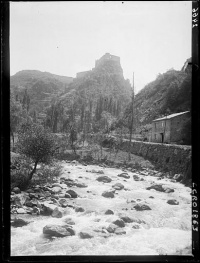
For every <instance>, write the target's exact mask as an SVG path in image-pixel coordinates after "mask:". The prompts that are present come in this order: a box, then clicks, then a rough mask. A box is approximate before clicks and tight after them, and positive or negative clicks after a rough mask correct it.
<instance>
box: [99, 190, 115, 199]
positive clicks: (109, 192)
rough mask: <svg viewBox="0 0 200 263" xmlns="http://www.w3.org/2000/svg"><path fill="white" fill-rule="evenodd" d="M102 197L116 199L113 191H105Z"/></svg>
mask: <svg viewBox="0 0 200 263" xmlns="http://www.w3.org/2000/svg"><path fill="white" fill-rule="evenodd" d="M102 196H103V197H106V198H114V197H115V195H114V193H113V192H111V191H105V192H103V193H102Z"/></svg>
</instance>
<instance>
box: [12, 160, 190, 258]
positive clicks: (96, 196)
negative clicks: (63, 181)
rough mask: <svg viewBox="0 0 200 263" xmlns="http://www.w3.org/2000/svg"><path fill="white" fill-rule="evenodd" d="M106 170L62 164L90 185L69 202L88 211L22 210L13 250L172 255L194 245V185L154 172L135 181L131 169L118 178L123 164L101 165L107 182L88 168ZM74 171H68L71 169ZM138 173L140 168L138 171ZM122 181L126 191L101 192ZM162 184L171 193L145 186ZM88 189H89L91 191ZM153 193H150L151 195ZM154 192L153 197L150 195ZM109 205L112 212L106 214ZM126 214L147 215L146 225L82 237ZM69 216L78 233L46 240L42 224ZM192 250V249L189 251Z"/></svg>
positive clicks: (65, 172)
mask: <svg viewBox="0 0 200 263" xmlns="http://www.w3.org/2000/svg"><path fill="white" fill-rule="evenodd" d="M92 169H95V170H102V167H100V166H97V165H90V166H83V165H81V164H78V165H73V164H71V163H66V164H63V174H62V177H63V176H66V177H67V178H71V179H73V180H75V179H78V181H79V182H82V183H85V184H87V185H88V187H87V188H78V187H71V189H73V190H74V191H76V192H77V193H78V195H79V197H78V198H75V199H73V200H69V202H71V204H74V205H76V206H81V207H82V208H84V210H85V211H84V212H75V211H74V209H73V208H71V207H67V208H65V210H66V211H65V215H64V216H63V217H62V218H53V217H51V216H41V215H38V216H33V215H18V216H19V217H20V218H23V219H25V220H27V221H30V224H28V225H26V226H23V227H18V228H14V227H11V255H12V256H31V255H35V256H37V255H174V254H177V255H178V254H179V253H180V251H182V252H181V253H182V254H187V253H189V252H188V250H187V249H186V250H185V248H186V247H189V248H190V247H191V243H192V237H191V195H190V193H191V189H190V188H189V187H185V186H184V185H182V184H181V183H174V182H171V181H170V180H169V179H162V180H158V178H157V177H155V176H143V175H140V176H141V177H142V178H144V181H135V180H134V179H133V177H132V172H129V171H128V174H129V175H130V179H124V178H121V177H117V175H118V174H120V173H121V172H122V170H121V169H115V168H103V171H104V175H106V176H108V177H110V178H111V179H112V182H110V183H103V182H98V181H97V180H96V178H97V177H99V176H100V174H97V173H92V172H87V171H86V170H90V171H91V170H92ZM68 171H70V173H68ZM138 173H139V172H138ZM117 182H120V183H122V184H123V185H124V186H125V190H124V189H123V190H120V191H116V194H115V197H114V198H105V197H103V196H102V193H103V192H104V191H106V190H109V189H111V188H112V185H113V184H115V183H117ZM152 182H154V183H156V184H161V183H162V184H164V185H167V186H169V187H170V188H173V189H174V190H175V191H174V192H172V193H165V192H158V191H156V190H146V187H148V186H150V185H151V183H152ZM88 191H89V192H88ZM150 196H151V198H149V197H150ZM152 196H153V197H154V198H152ZM169 199H176V200H177V201H178V202H179V205H170V204H168V203H167V200H169ZM131 200H135V202H136V203H141V202H144V203H145V204H148V206H149V207H150V208H151V210H145V211H136V210H135V209H134V208H133V205H134V204H133V203H132V202H131ZM107 209H111V210H113V212H114V215H105V211H106V210H107ZM121 214H123V215H127V216H129V217H131V218H135V219H140V220H144V221H145V222H146V224H139V228H138V229H135V228H133V224H134V223H130V224H126V226H125V227H124V228H123V230H125V231H126V234H124V235H115V234H110V235H109V237H106V238H105V237H103V236H101V235H99V233H98V232H94V237H93V238H90V239H81V238H80V236H79V232H80V231H82V230H83V229H99V228H101V227H107V226H108V225H109V224H110V223H111V222H113V220H115V219H117V218H119V216H120V215H121ZM67 218H71V219H72V220H73V221H74V222H75V225H73V229H74V230H75V232H76V234H75V235H74V236H67V237H62V238H53V239H48V238H46V237H44V235H43V227H44V226H46V225H48V224H56V225H63V224H64V221H65V220H66V219H67ZM190 252H191V251H190Z"/></svg>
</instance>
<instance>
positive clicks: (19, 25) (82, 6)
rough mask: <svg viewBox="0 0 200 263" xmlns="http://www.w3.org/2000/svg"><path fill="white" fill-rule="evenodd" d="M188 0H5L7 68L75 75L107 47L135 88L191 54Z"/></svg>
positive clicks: (179, 67)
mask: <svg viewBox="0 0 200 263" xmlns="http://www.w3.org/2000/svg"><path fill="white" fill-rule="evenodd" d="M191 13H192V2H191V1H186V2H183V1H179V2H178V1H165V2H163V1H159V2H158V1H155V2H154V1H148V2H145V1H138V2H137V1H129V2H126V1H125V2H118V1H116V2H115V1H114V2H100V1H98V2H89V1H88V2H87V1H86V2H83V1H80V2H79V1H72V2H71V1H66V2H65V1H64V2H10V71H11V75H13V74H15V73H16V72H18V71H20V70H26V69H35V70H40V71H47V72H50V73H54V74H58V75H64V76H70V77H75V76H76V73H77V72H79V71H85V70H90V69H92V68H93V67H94V63H95V59H99V58H100V57H101V56H102V55H104V54H105V53H107V52H109V53H111V54H113V55H117V56H119V57H120V58H121V66H122V68H123V72H124V77H125V79H127V78H128V79H130V81H131V83H132V72H133V71H134V72H135V89H136V93H137V92H138V91H139V90H140V89H142V88H143V87H144V86H145V85H146V84H147V83H149V82H151V81H153V80H154V79H155V78H156V76H157V74H159V73H164V72H165V71H166V70H168V69H170V68H174V69H177V70H180V69H181V67H182V66H183V64H184V62H185V61H186V59H188V58H189V57H191Z"/></svg>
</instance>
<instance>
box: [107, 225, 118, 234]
mask: <svg viewBox="0 0 200 263" xmlns="http://www.w3.org/2000/svg"><path fill="white" fill-rule="evenodd" d="M116 228H117V225H115V224H110V225H109V226H108V227H107V228H106V230H107V231H108V232H109V233H114V232H115V229H116Z"/></svg>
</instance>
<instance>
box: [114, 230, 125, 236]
mask: <svg viewBox="0 0 200 263" xmlns="http://www.w3.org/2000/svg"><path fill="white" fill-rule="evenodd" d="M115 234H116V235H124V234H126V231H125V230H123V229H121V228H116V229H115Z"/></svg>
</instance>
